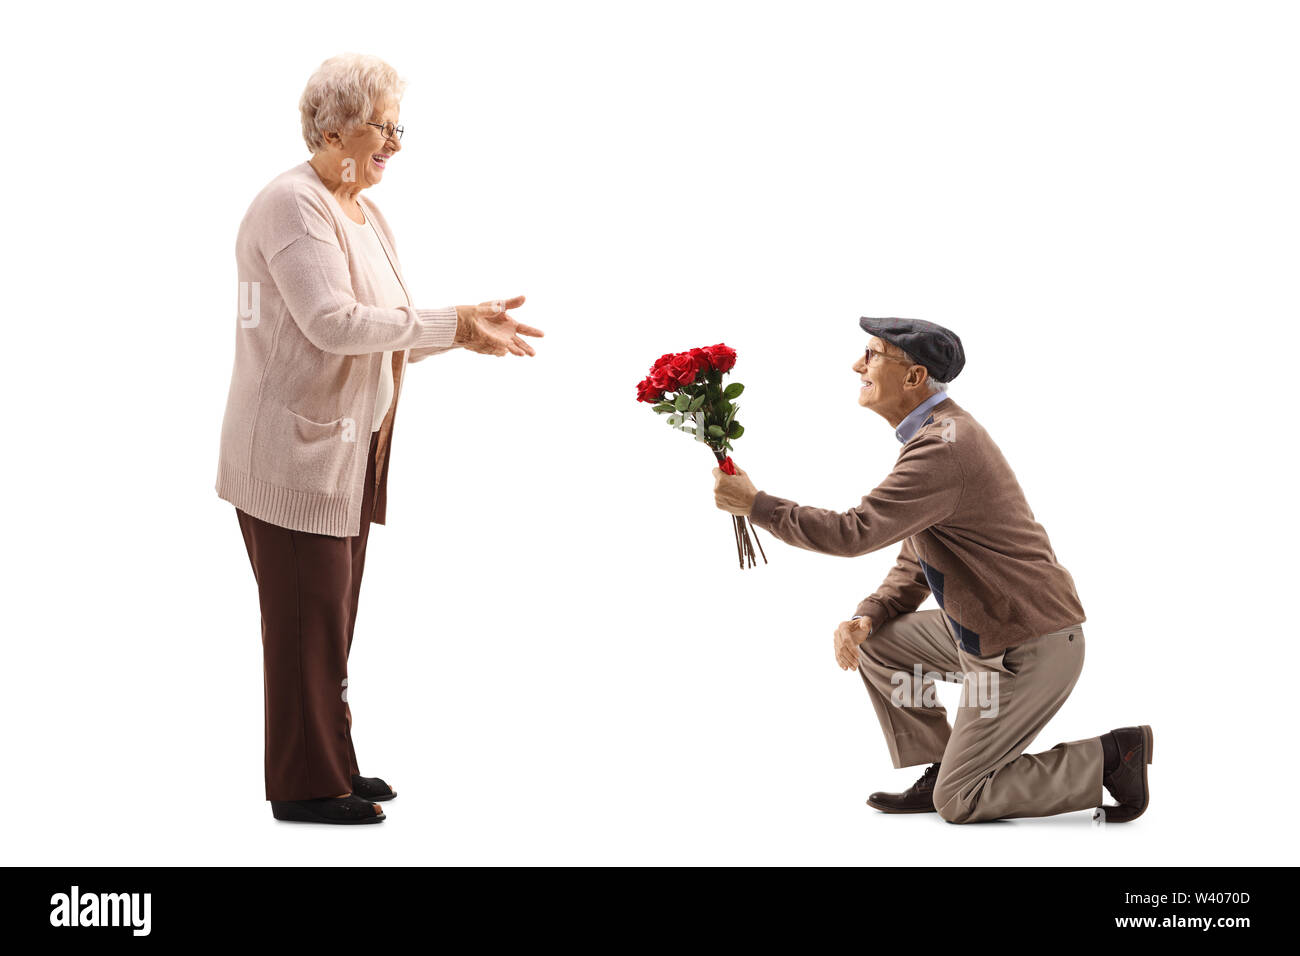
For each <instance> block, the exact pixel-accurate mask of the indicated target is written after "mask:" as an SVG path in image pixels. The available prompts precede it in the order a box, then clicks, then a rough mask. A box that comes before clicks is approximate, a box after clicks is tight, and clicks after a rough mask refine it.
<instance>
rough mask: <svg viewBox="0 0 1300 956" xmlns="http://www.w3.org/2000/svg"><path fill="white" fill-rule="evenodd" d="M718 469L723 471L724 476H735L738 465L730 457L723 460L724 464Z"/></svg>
mask: <svg viewBox="0 0 1300 956" xmlns="http://www.w3.org/2000/svg"><path fill="white" fill-rule="evenodd" d="M718 467H719V468H721V469H722V473H723V474H724V475H734V474H735V473H736V463H735V462H734V461H732V460H731V456H730V455H728V456H727V457H726V458H724V459H722V464H721V465H719V466H718Z"/></svg>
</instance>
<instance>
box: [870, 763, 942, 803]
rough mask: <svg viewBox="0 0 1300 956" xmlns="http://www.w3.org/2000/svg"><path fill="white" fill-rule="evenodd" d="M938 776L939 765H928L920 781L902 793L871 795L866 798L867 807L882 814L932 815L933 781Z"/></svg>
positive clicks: (877, 793)
mask: <svg viewBox="0 0 1300 956" xmlns="http://www.w3.org/2000/svg"><path fill="white" fill-rule="evenodd" d="M938 776H939V765H938V764H937V763H932V764H930V766H929V768H927V769H926V771H925V773H923V774H921V779H919V780H918V781H916V783H914V784H912V785H911V786H910V787H908V788H907V789H906V790H904V791H903V792H902V793H880V792H876V793H873V794H872V795H871V796H869V797H867V806H869V807H875V808H876V809H877V810H879V811H881V812H882V813H934V812H935V809H934V781H935V778H936V777H938Z"/></svg>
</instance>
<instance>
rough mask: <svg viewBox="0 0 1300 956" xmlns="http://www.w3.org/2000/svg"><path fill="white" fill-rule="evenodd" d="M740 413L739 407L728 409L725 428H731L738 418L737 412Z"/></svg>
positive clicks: (732, 406)
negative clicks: (734, 420)
mask: <svg viewBox="0 0 1300 956" xmlns="http://www.w3.org/2000/svg"><path fill="white" fill-rule="evenodd" d="M738 411H740V406H739V405H730V406H728V407H727V418H726V420H725V421H724V422H723V423H722V427H723V428H730V427H731V422H732V420H733V419H734V418H735V417H736V412H738Z"/></svg>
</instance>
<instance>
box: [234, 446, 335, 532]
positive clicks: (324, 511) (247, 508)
mask: <svg viewBox="0 0 1300 956" xmlns="http://www.w3.org/2000/svg"><path fill="white" fill-rule="evenodd" d="M216 488H217V497H219V498H223V499H225V500H226V501H229V502H230V503H231V504H232V505H234V506H235V507H236V508H238V509H240V510H241V511H244V512H247V513H248V514H250V515H252V516H253V517H254V518H260V519H261V520H263V521H267V522H270V523H271V524H275V525H279V526H281V527H282V528H292V529H293V530H294V531H307V532H310V533H311V534H328V535H332V536H333V537H336V538H346V537H348V536H350V535H351V534H353V533H354V532H352V531H350V530H349V529H348V504H349V501H348V496H347V495H324V494H312V493H310V492H304V491H295V490H293V489H292V488H281V487H280V486H278V485H273V484H271V483H270V482H266V481H262V480H261V479H260V478H254V477H253V476H252V475H250V474H247V473H246V472H241V471H236V470H234V469H233V468H229V467H227V466H226V464H225V463H224V462H221V463H219V464H218V466H217V484H216Z"/></svg>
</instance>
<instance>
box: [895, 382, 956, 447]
mask: <svg viewBox="0 0 1300 956" xmlns="http://www.w3.org/2000/svg"><path fill="white" fill-rule="evenodd" d="M947 397H948V392H947V391H946V390H945V391H941V392H935V393H934V394H933V395H931V396H930V397H929V398H927V399H926V400H925V401H923V402H922V403H921V404H920V405H917V406H916V408H914V409H912V410H911V411H910V412H908V413H907V417H906V418H904V419H903V420H902V421H901V422H899V423H898V427H897V428H896V429H894V437H896V438H897V439H898V440H899V441H900V442H902V443H903V444H907V443H908V442H909V441H911V440H912V436H913V435H915V434H916V432H917V430H918V429H919V428H920V427H921V425H922V423H924V422H925V419H926V416H927V415H929V414H930V409H932V408H934V406H936V405H938V404H939V403H940V402H942V401H943V400H944V399H945V398H947Z"/></svg>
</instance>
